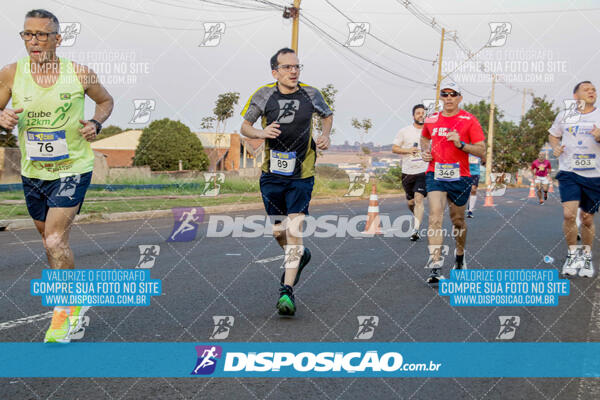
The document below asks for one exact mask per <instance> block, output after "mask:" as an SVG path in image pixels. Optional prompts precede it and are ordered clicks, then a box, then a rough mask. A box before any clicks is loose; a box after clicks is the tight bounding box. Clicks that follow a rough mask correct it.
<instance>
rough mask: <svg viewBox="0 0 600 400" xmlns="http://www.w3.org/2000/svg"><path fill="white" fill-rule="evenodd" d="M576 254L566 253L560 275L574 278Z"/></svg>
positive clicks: (575, 273)
mask: <svg viewBox="0 0 600 400" xmlns="http://www.w3.org/2000/svg"><path fill="white" fill-rule="evenodd" d="M577 258H578V257H577V254H576V253H570V252H569V253H567V259H566V260H565V263H564V264H563V267H562V274H563V275H565V276H575V275H577V264H578V263H577Z"/></svg>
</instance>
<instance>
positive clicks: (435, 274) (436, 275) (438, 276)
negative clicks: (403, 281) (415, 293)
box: [427, 268, 446, 285]
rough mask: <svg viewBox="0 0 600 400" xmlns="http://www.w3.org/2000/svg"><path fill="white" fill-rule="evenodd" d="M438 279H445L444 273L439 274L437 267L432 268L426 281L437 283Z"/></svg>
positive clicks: (432, 283)
mask: <svg viewBox="0 0 600 400" xmlns="http://www.w3.org/2000/svg"><path fill="white" fill-rule="evenodd" d="M440 279H446V278H445V277H444V275H442V274H440V272H439V269H438V268H433V269H432V270H431V273H430V274H429V278H427V283H428V284H430V285H437V284H438V283H439V282H440Z"/></svg>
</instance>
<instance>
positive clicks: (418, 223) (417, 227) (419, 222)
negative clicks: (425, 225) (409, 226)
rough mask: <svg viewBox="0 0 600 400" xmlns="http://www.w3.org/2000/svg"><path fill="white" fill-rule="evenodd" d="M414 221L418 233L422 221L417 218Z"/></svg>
mask: <svg viewBox="0 0 600 400" xmlns="http://www.w3.org/2000/svg"><path fill="white" fill-rule="evenodd" d="M413 220H414V224H413V226H414V230H415V231H418V230H419V227H420V226H421V221H419V218H417V217H414V218H413Z"/></svg>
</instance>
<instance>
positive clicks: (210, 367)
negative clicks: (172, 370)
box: [190, 346, 223, 375]
mask: <svg viewBox="0 0 600 400" xmlns="http://www.w3.org/2000/svg"><path fill="white" fill-rule="evenodd" d="M196 353H198V360H197V361H196V367H195V368H194V370H193V371H192V373H191V374H190V375H210V374H212V373H213V372H215V369H216V368H217V359H220V358H221V356H222V355H223V349H222V348H221V346H196Z"/></svg>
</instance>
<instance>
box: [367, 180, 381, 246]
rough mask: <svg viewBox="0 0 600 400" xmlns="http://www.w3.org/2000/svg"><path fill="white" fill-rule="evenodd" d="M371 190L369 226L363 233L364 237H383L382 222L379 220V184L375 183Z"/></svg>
mask: <svg viewBox="0 0 600 400" xmlns="http://www.w3.org/2000/svg"><path fill="white" fill-rule="evenodd" d="M371 188H372V190H371V196H370V197H369V209H368V218H367V225H366V226H365V230H364V231H363V232H362V233H363V234H364V235H382V234H383V232H381V220H380V219H379V199H378V198H377V182H374V183H373V185H372V186H371Z"/></svg>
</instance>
